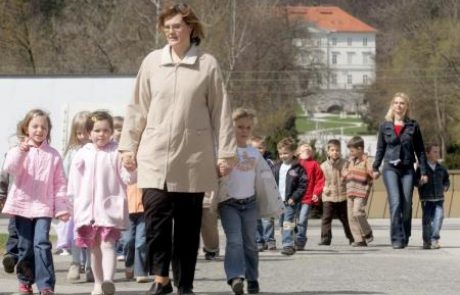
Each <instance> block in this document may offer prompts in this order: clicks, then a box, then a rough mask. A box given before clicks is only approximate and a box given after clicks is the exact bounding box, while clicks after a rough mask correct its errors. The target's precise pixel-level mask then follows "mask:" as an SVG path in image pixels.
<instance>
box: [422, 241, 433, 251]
mask: <svg viewBox="0 0 460 295" xmlns="http://www.w3.org/2000/svg"><path fill="white" fill-rule="evenodd" d="M423 249H425V250H428V249H431V243H430V242H423Z"/></svg>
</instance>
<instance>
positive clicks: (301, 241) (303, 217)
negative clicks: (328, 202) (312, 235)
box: [295, 204, 311, 248]
mask: <svg viewBox="0 0 460 295" xmlns="http://www.w3.org/2000/svg"><path fill="white" fill-rule="evenodd" d="M310 209H311V207H310V205H308V204H300V205H299V210H298V217H297V236H296V240H295V244H296V246H298V247H301V248H304V247H305V245H306V244H307V227H308V214H309V213H310Z"/></svg>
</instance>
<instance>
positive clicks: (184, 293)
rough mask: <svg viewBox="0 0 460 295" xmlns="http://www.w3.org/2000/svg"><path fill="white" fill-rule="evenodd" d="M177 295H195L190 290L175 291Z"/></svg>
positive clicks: (180, 289)
mask: <svg viewBox="0 0 460 295" xmlns="http://www.w3.org/2000/svg"><path fill="white" fill-rule="evenodd" d="M177 295H195V293H194V292H193V290H192V288H179V289H178V290H177Z"/></svg>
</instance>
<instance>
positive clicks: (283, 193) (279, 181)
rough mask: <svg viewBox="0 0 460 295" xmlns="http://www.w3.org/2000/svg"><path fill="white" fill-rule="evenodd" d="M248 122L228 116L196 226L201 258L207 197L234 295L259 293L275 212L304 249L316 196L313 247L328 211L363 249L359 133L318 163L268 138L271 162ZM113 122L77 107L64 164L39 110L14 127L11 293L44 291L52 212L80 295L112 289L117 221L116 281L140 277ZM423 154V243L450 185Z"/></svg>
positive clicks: (138, 236)
mask: <svg viewBox="0 0 460 295" xmlns="http://www.w3.org/2000/svg"><path fill="white" fill-rule="evenodd" d="M255 120H256V118H255V113H254V111H252V110H249V109H237V110H236V111H235V112H234V114H233V121H234V128H235V137H236V142H237V151H236V154H237V158H238V161H237V164H236V165H235V167H233V169H232V171H231V173H230V175H228V176H227V177H225V178H222V179H221V181H220V189H219V191H218V192H217V193H216V192H213V193H212V194H208V198H209V200H210V201H209V203H208V205H209V206H205V207H207V208H209V210H205V211H204V212H207V213H205V214H204V215H203V224H204V225H206V224H208V223H209V226H208V229H207V230H206V232H210V231H212V234H209V235H206V236H209V237H207V238H206V239H205V234H203V240H204V241H205V248H204V250H205V253H206V258H207V259H209V260H212V259H214V258H215V257H216V256H217V254H218V250H219V248H218V247H219V246H218V238H217V239H216V238H215V236H216V235H217V232H216V230H214V229H216V228H217V214H216V212H213V210H212V208H213V205H212V204H213V203H214V202H216V203H218V204H217V212H218V213H219V215H220V218H221V222H222V226H223V229H224V232H225V234H226V237H227V241H226V251H225V253H226V255H225V261H224V268H225V272H226V275H227V282H228V284H229V285H230V286H231V288H232V290H233V292H234V293H235V294H237V295H238V294H243V293H244V281H245V280H246V281H247V292H248V293H252V294H253V293H258V292H259V288H260V287H259V282H258V252H260V251H264V250H276V249H277V248H276V240H275V237H274V228H275V224H274V222H275V218H279V221H280V227H281V231H282V249H281V253H282V254H284V255H293V254H295V253H296V251H300V250H303V249H304V248H305V246H306V243H307V226H308V216H309V212H310V211H311V208H312V206H315V205H318V204H320V203H322V209H323V215H322V223H321V241H320V243H319V245H330V244H331V240H332V232H331V222H332V217H333V215H334V213H335V214H336V215H337V216H338V218H339V220H340V221H341V222H342V224H343V227H344V231H345V235H346V237H347V239H348V240H349V242H350V244H351V245H352V246H355V247H363V246H367V245H368V244H369V243H370V242H371V241H372V240H373V234H372V229H371V227H370V226H369V223H368V222H367V217H366V213H365V207H366V203H367V199H368V197H369V194H370V192H371V188H372V181H373V178H372V163H371V160H370V158H369V157H368V156H367V155H366V154H365V153H364V141H363V139H362V138H361V137H358V136H356V137H353V138H352V139H351V140H350V141H349V142H348V144H347V147H348V149H349V158H348V159H344V158H342V157H341V153H340V151H341V146H340V141H339V140H335V139H333V140H330V141H329V142H328V144H327V160H326V161H324V162H323V163H322V164H321V165H320V164H319V163H318V162H316V161H315V160H314V150H313V148H312V147H311V146H310V145H308V144H305V143H302V144H300V145H299V147H298V148H297V144H296V142H295V140H294V139H292V138H284V139H282V140H281V141H280V142H278V144H277V150H278V154H279V159H278V160H277V161H274V160H273V159H272V157H271V155H270V154H269V153H268V152H267V148H266V144H265V142H264V140H263V138H261V137H253V136H252V130H253V127H254V124H255ZM121 124H122V121H119V122H118V123H117V125H118V126H116V125H115V122H114V119H113V118H112V117H111V116H110V114H109V113H107V112H104V111H96V112H92V113H89V112H81V113H78V114H77V115H76V116H75V118H74V120H73V122H72V127H71V136H70V139H69V143H68V146H67V147H66V150H65V153H64V161H63V160H62V159H61V156H60V155H59V153H58V152H57V151H56V150H55V149H53V148H52V147H50V146H49V142H50V131H51V121H50V118H49V115H48V114H47V113H46V112H44V111H42V110H39V109H35V110H31V111H30V112H28V113H27V114H26V116H25V117H24V119H23V120H22V121H21V122H20V123H19V124H18V130H17V136H18V139H19V143H18V145H17V146H16V147H14V148H12V149H11V150H10V151H9V152H8V153H7V155H6V158H5V161H4V165H3V171H4V172H3V173H2V178H1V179H0V180H1V181H0V197H2V196H3V197H5V198H6V192H8V198H6V203H5V204H4V208H3V213H7V214H9V215H10V216H11V218H10V224H9V233H10V237H9V241H8V244H7V254H6V255H5V256H4V259H3V265H4V268H5V270H6V271H7V272H13V271H14V269H15V267H16V272H17V276H18V280H19V291H20V293H21V294H32V293H33V292H32V285H33V284H34V283H35V284H36V285H37V287H38V290H39V292H40V294H44V295H50V294H54V285H55V274H54V268H53V267H54V266H53V259H52V254H51V242H50V240H49V230H50V225H51V220H52V219H53V218H58V219H60V220H61V221H62V222H64V223H63V224H62V225H60V227H62V232H63V233H65V234H64V235H65V239H63V240H64V241H67V244H66V245H65V246H64V247H67V248H70V249H71V252H72V263H71V265H70V268H69V272H68V279H69V280H77V279H79V276H80V272H81V270H83V271H84V272H85V274H86V280H87V281H94V289H93V291H92V293H91V294H93V295H98V294H114V293H115V285H114V283H113V278H114V274H115V270H116V251H115V249H116V246H115V244H116V242H117V241H118V240H120V238H121V236H122V230H126V229H127V230H126V231H124V233H123V238H122V239H121V241H123V244H124V249H125V250H124V251H125V258H126V261H125V265H126V271H125V274H126V278H128V279H132V278H134V277H136V280H137V281H138V282H146V281H147V280H148V274H147V273H146V272H145V267H144V265H145V230H144V226H145V225H144V220H143V207H142V193H141V191H140V190H139V189H138V188H137V187H136V185H135V181H136V172H132V171H128V170H126V169H125V168H124V167H123V166H122V164H121V162H120V158H119V153H118V151H117V143H116V140H117V135H116V134H115V132H116V130H117V129H121ZM426 150H427V156H428V160H429V166H430V168H431V170H430V169H428V171H429V175H428V178H429V181H428V183H426V184H424V185H420V187H419V191H420V196H421V200H422V208H423V240H424V244H423V247H424V248H425V249H428V248H439V230H440V228H441V224H442V216H443V215H442V204H443V192H445V191H446V190H447V189H448V187H449V178H448V173H447V170H446V169H445V168H444V167H442V166H441V165H440V164H439V163H438V160H439V147H438V146H436V145H432V146H429V147H428V148H427V149H426ZM216 194H217V195H216ZM280 197H281V199H279V198H280ZM277 200H278V201H279V202H280V206H279V208H278V209H279V210H277V208H276V204H277V203H276V201H277ZM261 202H263V203H264V204H267V203H270V204H272V205H271V209H272V210H271V211H267V210H268V209H267V208H264V209H261V208H260V207H261V206H260V204H261ZM71 203H73V205H72V204H71ZM31 204H33V206H31ZM273 204H275V205H273ZM261 210H265V211H264V212H261ZM208 211H209V212H208ZM278 214H280V215H278ZM207 220H209V222H208V221H207ZM205 228H206V226H204V227H203V228H202V229H203V231H204V229H205ZM210 233H211V232H210ZM213 237H214V238H213ZM64 244H65V243H64ZM86 253H87V254H86ZM85 254H86V255H85ZM88 256H90V258H89V257H88ZM85 257H86V258H85ZM85 259H86V260H85Z"/></svg>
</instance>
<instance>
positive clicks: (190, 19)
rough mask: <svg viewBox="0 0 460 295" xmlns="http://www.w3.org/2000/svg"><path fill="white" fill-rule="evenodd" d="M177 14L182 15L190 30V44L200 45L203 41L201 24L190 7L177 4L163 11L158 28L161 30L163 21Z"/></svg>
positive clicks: (184, 4)
mask: <svg viewBox="0 0 460 295" xmlns="http://www.w3.org/2000/svg"><path fill="white" fill-rule="evenodd" d="M178 14H180V15H182V20H183V21H184V22H185V23H186V24H187V25H188V26H190V28H192V33H191V34H190V43H192V44H195V45H197V46H198V45H200V43H201V39H204V29H203V24H202V23H201V22H200V20H199V19H198V17H197V16H196V14H195V12H193V10H192V7H190V5H188V4H186V3H178V4H176V5H173V6H169V7H168V8H166V9H165V10H163V12H162V13H161V14H160V17H159V22H158V24H159V28H160V29H163V26H164V24H165V20H166V19H168V18H171V17H174V16H176V15H178Z"/></svg>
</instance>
